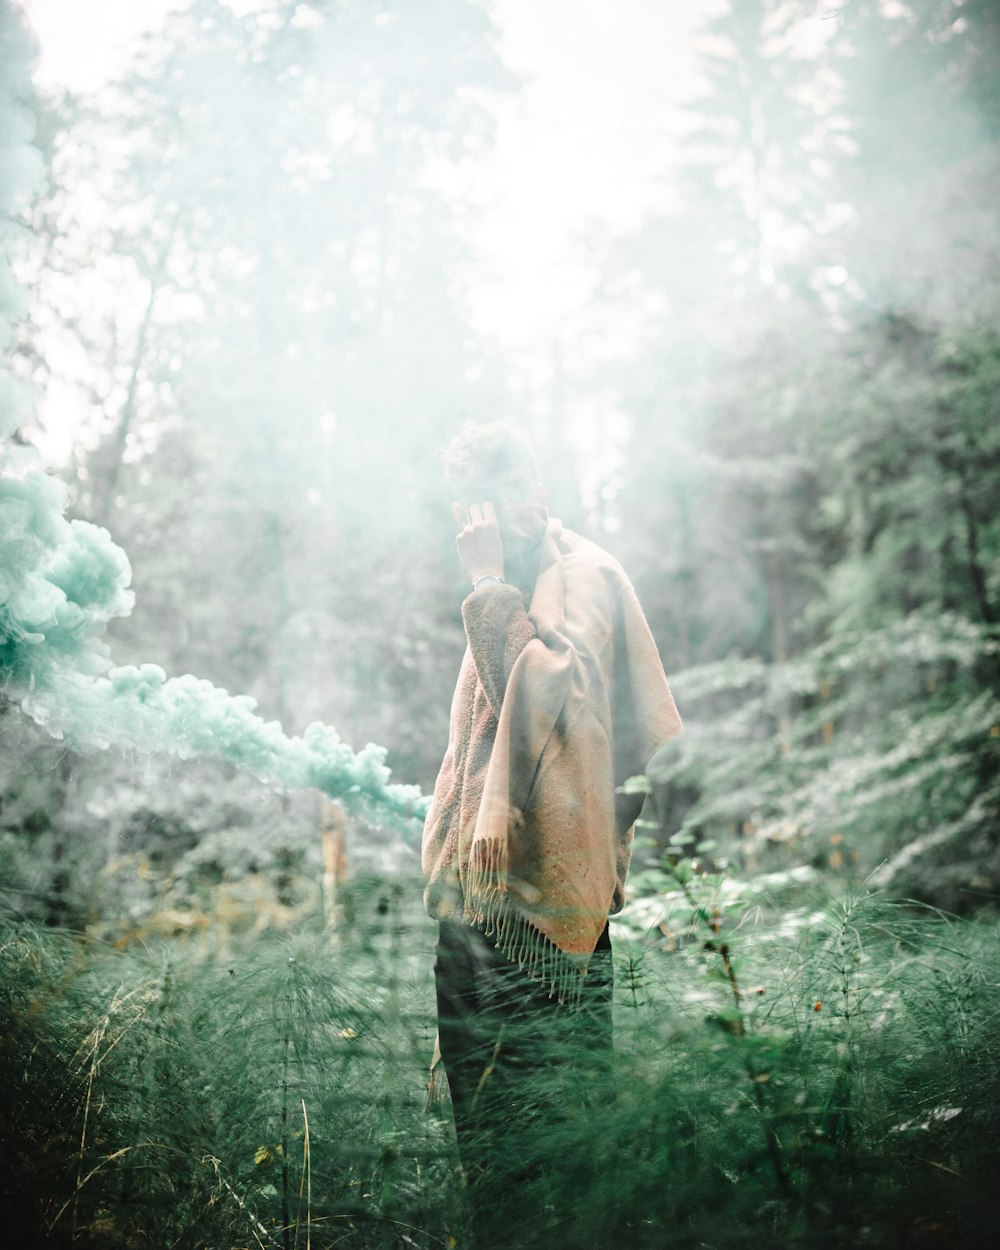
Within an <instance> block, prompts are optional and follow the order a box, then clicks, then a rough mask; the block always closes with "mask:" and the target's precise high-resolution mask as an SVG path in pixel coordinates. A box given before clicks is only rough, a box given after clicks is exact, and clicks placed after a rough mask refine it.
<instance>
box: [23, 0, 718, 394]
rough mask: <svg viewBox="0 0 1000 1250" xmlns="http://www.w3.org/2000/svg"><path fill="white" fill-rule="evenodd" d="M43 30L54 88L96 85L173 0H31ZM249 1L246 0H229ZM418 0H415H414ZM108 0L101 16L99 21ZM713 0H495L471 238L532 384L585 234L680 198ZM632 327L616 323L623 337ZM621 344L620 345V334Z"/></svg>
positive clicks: (586, 271)
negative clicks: (680, 152) (689, 105)
mask: <svg viewBox="0 0 1000 1250" xmlns="http://www.w3.org/2000/svg"><path fill="white" fill-rule="evenodd" d="M22 2H23V3H24V6H25V8H26V9H27V11H28V13H29V16H30V18H31V20H32V22H33V24H34V25H35V28H36V30H37V32H38V35H39V39H40V43H41V58H40V61H39V65H38V69H37V73H36V79H37V81H38V82H39V84H40V85H41V86H43V87H45V86H50V85H62V86H66V87H69V88H72V89H76V90H80V91H84V92H86V91H89V90H93V89H95V88H97V87H99V86H100V85H101V84H102V83H103V82H104V81H106V80H107V78H108V77H109V76H110V75H112V74H113V73H114V72H115V71H116V69H118V68H119V67H120V66H121V65H122V64H123V62H124V60H125V59H126V56H127V49H128V45H129V43H130V41H131V40H133V39H135V38H136V37H137V36H139V35H141V34H142V33H143V32H145V31H147V30H149V29H151V28H154V27H155V26H156V25H157V24H158V23H159V21H161V20H162V18H163V16H164V14H165V13H166V12H167V11H168V10H169V9H170V8H171V7H172V0H90V2H89V3H86V2H81V0H22ZM233 2H240V3H242V2H243V0H233ZM412 2H413V3H418V2H419V0H412ZM98 3H99V8H100V14H101V22H100V23H95V22H94V13H95V7H96V6H97V5H98ZM717 5H718V0H687V2H685V3H678V2H673V3H671V2H669V0H491V7H492V9H493V12H494V14H495V18H496V21H497V25H498V27H499V30H500V33H501V40H500V51H501V54H502V56H503V58H504V60H505V62H506V64H507V66H508V68H509V69H510V70H512V71H513V72H514V73H515V74H516V75H517V76H518V77H520V78H521V79H522V80H523V88H522V90H520V91H518V92H515V93H511V95H510V96H509V97H506V98H504V99H502V100H501V101H500V102H499V106H498V107H499V117H498V131H497V146H496V148H495V150H494V151H493V152H491V154H490V156H489V158H488V165H487V167H485V168H484V169H483V170H482V173H481V180H482V187H483V188H484V196H485V199H484V211H483V212H482V213H481V214H480V215H479V216H478V219H477V220H478V224H477V231H476V234H475V236H474V238H473V240H472V242H473V245H474V247H475V249H476V252H477V254H478V257H479V265H478V268H477V274H478V276H476V277H474V279H473V286H472V289H471V291H470V293H469V294H470V302H471V311H472V315H473V317H474V320H475V321H476V323H477V325H478V328H479V329H480V330H481V331H483V332H485V333H487V334H488V335H490V336H495V337H496V338H497V339H498V340H499V341H500V343H501V345H502V346H503V348H504V350H505V353H506V354H507V356H508V359H509V361H510V364H511V368H512V370H513V371H514V372H517V373H520V374H521V375H522V385H523V388H524V390H525V392H526V393H530V392H531V391H532V390H533V389H536V388H537V389H538V390H539V391H541V390H543V389H547V387H548V386H549V385H550V381H549V374H550V371H551V368H552V361H553V357H554V354H555V353H556V351H557V350H558V351H560V352H566V351H568V353H569V355H570V359H568V360H566V361H565V363H566V364H567V365H568V367H569V368H570V369H572V365H573V360H572V353H573V351H574V350H576V347H575V345H574V344H573V342H572V338H570V342H569V343H568V344H566V343H565V342H563V340H564V339H565V338H566V335H565V331H564V329H563V327H564V326H565V325H566V324H567V322H568V320H570V319H571V318H572V317H573V316H574V314H578V313H579V312H580V311H581V310H583V309H585V308H586V306H587V304H588V300H589V297H590V292H591V283H592V281H593V278H594V274H593V273H592V271H591V268H590V265H589V263H588V256H587V249H586V245H585V243H584V242H583V235H584V233H585V232H586V231H588V230H590V229H592V228H594V227H598V228H599V229H600V230H602V231H604V232H606V231H607V230H608V229H609V228H610V229H612V230H620V231H622V232H623V233H624V232H625V231H627V230H628V229H629V228H630V227H632V226H634V225H635V224H636V223H637V222H638V221H639V220H640V219H641V217H642V215H643V213H644V212H645V211H647V210H648V208H649V207H650V205H651V204H653V203H655V202H659V203H666V202H669V197H670V188H669V185H668V178H669V174H668V170H669V160H670V154H671V151H672V147H673V142H674V137H675V135H676V131H677V125H678V107H677V106H678V103H679V102H680V101H681V100H682V99H684V98H685V97H690V95H691V94H692V91H693V90H694V89H695V88H696V85H697V83H696V78H695V70H694V64H695V61H694V56H693V52H692V47H691V41H692V31H693V30H694V29H695V28H696V27H697V26H698V25H700V23H701V22H702V21H703V20H704V18H705V16H706V14H707V13H708V12H711V11H714V9H715V8H716V7H717ZM629 333H630V332H629V330H628V329H627V328H624V329H619V331H618V334H619V337H620V338H621V340H622V341H621V343H620V347H621V350H623V351H627V350H628V335H629ZM611 350H615V344H611Z"/></svg>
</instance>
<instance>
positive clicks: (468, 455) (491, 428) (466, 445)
mask: <svg viewBox="0 0 1000 1250" xmlns="http://www.w3.org/2000/svg"><path fill="white" fill-rule="evenodd" d="M441 459H442V462H443V466H444V476H445V479H446V481H447V482H448V485H449V486H450V487H451V488H452V490H458V489H459V488H461V487H462V486H464V485H465V484H466V483H468V482H473V481H477V480H483V479H490V478H499V477H503V476H505V475H507V474H511V473H522V472H526V473H528V474H530V475H531V480H532V481H537V480H538V466H537V464H536V463H535V453H534V450H533V449H532V446H531V441H530V440H529V438H528V436H527V434H525V433H524V431H523V430H521V429H519V428H518V427H517V426H516V425H508V424H507V423H506V422H504V421H490V422H487V424H485V425H474V426H469V427H468V428H467V429H464V430H463V431H462V432H461V434H459V435H457V436H456V437H455V438H454V439H453V440H452V442H451V444H450V445H449V446H448V447H446V448H445V450H444V451H443V452H441Z"/></svg>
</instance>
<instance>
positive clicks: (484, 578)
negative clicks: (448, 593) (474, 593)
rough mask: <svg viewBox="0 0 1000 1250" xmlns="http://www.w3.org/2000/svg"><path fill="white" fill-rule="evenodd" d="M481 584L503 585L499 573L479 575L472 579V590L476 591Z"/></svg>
mask: <svg viewBox="0 0 1000 1250" xmlns="http://www.w3.org/2000/svg"><path fill="white" fill-rule="evenodd" d="M481 582H495V583H496V584H497V585H498V586H503V585H504V580H503V578H502V577H501V576H500V574H499V573H480V574H479V576H478V577H474V578H473V579H472V589H473V590H476V589H478V587H479V584H480V583H481Z"/></svg>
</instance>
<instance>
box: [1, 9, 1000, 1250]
mask: <svg viewBox="0 0 1000 1250" xmlns="http://www.w3.org/2000/svg"><path fill="white" fill-rule="evenodd" d="M678 7H680V6H678ZM684 8H685V10H689V11H688V12H687V16H686V17H685V18H684V23H686V24H682V21H681V18H680V17H679V16H677V17H676V18H675V17H674V16H673V15H672V10H673V6H660V5H658V4H657V3H656V2H655V0H629V2H628V3H625V4H622V5H620V6H613V5H610V4H608V5H604V4H593V5H573V4H569V3H567V2H564V0H558V2H556V0H545V3H539V4H538V5H519V4H518V3H517V0H309V2H308V3H299V2H298V0H183V2H181V3H178V4H177V6H176V8H175V9H173V10H171V11H169V12H165V13H164V16H163V19H162V22H161V23H159V24H157V25H151V26H150V28H149V29H148V30H146V31H145V32H144V33H143V34H142V35H141V37H140V38H137V39H136V40H135V41H134V43H133V44H132V45H130V48H129V53H128V56H127V58H124V59H123V60H122V61H121V63H120V64H119V65H117V66H116V67H115V70H114V72H113V73H112V74H111V75H110V76H109V77H108V78H107V80H106V81H102V82H101V83H100V84H98V85H96V86H93V87H88V88H83V87H77V86H65V85H59V84H53V83H52V82H51V81H50V80H47V79H45V77H44V76H43V75H40V73H39V65H40V63H41V61H40V58H41V56H42V53H43V52H44V42H45V40H44V38H41V37H40V35H39V34H38V33H37V32H36V30H35V29H34V26H33V21H32V4H31V3H30V2H29V0H24V3H21V2H19V0H0V239H2V254H0V340H2V349H3V353H4V361H3V368H2V371H0V864H2V872H0V961H2V974H0V1013H2V1015H0V1018H2V1028H0V1204H2V1223H3V1227H4V1228H5V1229H6V1230H8V1238H9V1244H12V1245H17V1246H19V1247H28V1248H30V1247H33V1246H36V1245H37V1246H53V1247H69V1246H92V1247H97V1248H100V1250H105V1248H106V1250H116V1248H119V1247H148V1248H149V1250H167V1248H168V1247H179V1248H191V1250H196V1248H197V1250H243V1248H245V1247H258V1248H260V1250H271V1248H275V1250H293V1248H294V1250H299V1248H300V1247H305V1248H309V1250H311V1248H315V1250H333V1248H334V1247H338V1248H339V1247H344V1248H345V1250H376V1248H378V1250H397V1248H398V1250H402V1248H403V1247H418V1248H419V1250H437V1248H439V1247H441V1248H447V1247H451V1248H456V1247H457V1248H458V1250H463V1248H465V1247H468V1248H470V1250H471V1247H473V1245H474V1244H478V1245H479V1250H489V1248H488V1247H483V1246H482V1244H481V1243H474V1241H473V1234H472V1231H471V1229H472V1224H473V1222H474V1221H473V1219H472V1213H470V1203H472V1202H474V1201H475V1198H474V1195H473V1194H472V1193H471V1192H470V1190H469V1188H467V1187H466V1186H465V1185H464V1183H463V1178H462V1173H461V1169H460V1166H459V1159H458V1155H457V1152H456V1145H455V1136H454V1128H453V1125H452V1118H451V1116H452V1113H451V1108H450V1106H449V1101H448V1098H447V1096H446V1095H445V1096H441V1095H440V1091H436V1090H435V1088H434V1085H433V1082H431V1084H430V1085H429V1083H428V1070H429V1065H430V1063H431V1056H432V1052H433V1050H434V1043H435V1031H436V1027H437V1026H436V1018H435V1003H434V984H433V976H432V965H433V962H434V947H435V941H436V924H435V922H434V921H433V920H431V919H430V918H429V917H428V916H427V914H426V912H425V908H424V903H423V897H422V894H423V880H422V876H421V868H420V842H421V827H422V819H423V816H424V814H425V812H426V810H427V803H428V797H427V796H428V795H429V794H430V793H431V791H432V789H433V786H434V781H435V776H436V774H437V771H438V768H439V766H440V763H441V759H442V755H443V753H444V750H445V747H446V744H447V742H448V734H449V709H450V706H451V699H452V693H453V690H454V687H455V680H456V676H457V674H458V670H459V665H460V663H461V660H462V656H463V652H464V649H465V635H464V632H463V624H462V615H461V604H462V600H463V598H464V596H465V595H466V593H467V589H468V588H467V584H466V581H465V579H464V575H463V572H462V569H461V567H460V564H459V562H458V560H457V559H456V550H455V533H454V522H453V517H452V512H451V498H450V495H449V493H448V488H447V486H446V484H445V482H444V480H443V478H442V472H441V465H440V453H441V450H442V449H443V448H444V447H445V446H446V445H447V444H448V443H449V442H450V440H451V439H452V438H453V437H454V436H455V435H456V434H458V433H459V431H460V430H462V429H463V428H466V427H467V426H469V425H470V424H476V423H482V422H488V421H509V422H513V423H515V424H517V425H518V426H520V427H522V428H523V429H524V430H525V431H526V432H528V433H529V434H530V436H531V438H532V440H533V442H534V444H535V447H536V451H537V455H538V461H539V467H540V472H541V474H542V477H543V479H544V481H545V483H546V485H547V487H548V495H549V501H550V510H551V512H552V514H553V515H555V516H558V517H560V518H561V519H562V520H563V521H564V523H565V524H566V525H567V526H568V527H570V528H571V529H572V530H574V531H576V532H577V533H579V534H582V535H584V536H586V537H589V538H590V539H592V540H593V541H595V542H597V543H598V544H599V545H600V546H601V547H603V548H604V549H605V550H607V551H608V552H610V553H611V554H612V555H613V556H614V557H616V559H618V560H619V561H620V562H621V564H622V566H623V567H624V569H625V570H626V571H627V573H628V575H629V577H630V579H631V581H632V583H633V584H634V586H635V589H636V592H637V595H638V598H639V601H640V602H641V604H642V606H643V609H644V611H645V614H646V617H647V619H648V622H649V626H650V629H651V631H652V633H653V636H654V638H655V640H656V643H657V647H658V650H659V652H660V655H661V657H662V660H663V664H664V667H665V670H666V672H667V674H668V677H669V681H670V685H671V689H672V691H673V693H674V696H675V698H676V702H677V706H678V708H679V710H680V713H681V716H682V717H683V720H684V726H685V732H684V733H683V735H682V736H681V737H680V738H678V739H677V740H676V742H675V743H674V744H672V746H671V748H670V751H669V753H668V754H667V755H666V756H665V757H664V760H663V763H662V764H661V765H660V766H659V767H658V769H657V770H656V771H655V773H653V772H652V771H651V772H650V774H649V775H645V774H639V775H636V776H634V777H632V778H630V779H629V780H628V782H626V788H627V789H628V790H629V791H630V792H632V793H634V794H639V795H641V796H644V805H643V810H642V816H641V819H640V820H639V822H638V825H637V834H636V841H635V849H634V853H633V858H632V865H631V871H630V875H629V878H628V897H627V900H626V905H625V907H624V909H623V910H622V911H621V912H620V913H618V914H617V915H615V916H613V917H612V918H611V937H612V942H613V946H614V960H615V1005H614V1014H615V1038H616V1040H615V1057H614V1064H613V1070H612V1071H610V1072H609V1073H608V1075H607V1082H608V1087H607V1089H606V1090H605V1091H604V1092H603V1096H602V1099H601V1101H600V1104H599V1106H598V1107H597V1108H591V1109H590V1111H589V1112H588V1113H587V1114H582V1113H581V1114H571V1113H569V1112H568V1113H567V1115H566V1116H565V1118H564V1119H560V1121H559V1122H558V1123H556V1124H554V1125H553V1126H552V1132H551V1134H549V1138H548V1140H547V1142H546V1145H545V1150H546V1152H547V1155H548V1154H551V1155H554V1156H557V1157H558V1158H559V1159H560V1161H561V1162H560V1168H559V1171H558V1174H557V1175H556V1176H555V1178H554V1179H553V1178H552V1177H551V1176H550V1175H549V1173H548V1170H547V1168H546V1166H545V1160H544V1159H541V1158H535V1157H533V1156H532V1155H531V1153H530V1150H528V1149H527V1147H526V1146H525V1144H524V1141H523V1140H521V1139H520V1138H519V1136H518V1134H517V1131H516V1126H512V1130H511V1138H510V1143H509V1152H508V1153H509V1155H510V1159H509V1160H506V1161H504V1160H501V1161H498V1165H497V1166H498V1168H502V1167H503V1166H507V1165H508V1164H509V1166H510V1167H511V1168H512V1169H514V1164H515V1161H516V1164H517V1169H516V1171H517V1175H518V1177H521V1178H523V1176H524V1175H527V1176H528V1177H529V1179H528V1180H527V1181H524V1180H523V1179H520V1180H518V1182H517V1183H518V1184H523V1185H525V1187H526V1190H532V1188H533V1187H534V1188H537V1189H538V1190H539V1193H542V1191H543V1190H544V1203H543V1206H544V1209H545V1210H546V1211H548V1212H549V1213H550V1218H549V1219H548V1221H547V1222H545V1223H536V1222H526V1223H525V1225H524V1226H522V1227H517V1228H511V1229H510V1230H509V1233H508V1235H507V1237H506V1238H505V1240H504V1245H505V1247H506V1246H509V1247H512V1248H514V1247H522V1246H523V1247H542V1246H545V1247H547V1248H550V1250H602V1248H604V1247H610V1246H615V1247H623V1248H628V1250H631V1248H633V1247H634V1248H636V1250H660V1248H663V1247H678V1248H685V1250H686V1248H688V1247H690V1248H691V1250H695V1248H696V1247H708V1248H710V1250H731V1248H732V1247H741V1246H747V1247H750V1246H752V1247H767V1246H774V1247H778V1246H781V1247H785V1246H791V1247H803V1248H805V1247H813V1246H817V1247H818V1246H823V1247H843V1248H845V1250H846V1248H847V1247H893V1248H895V1247H899V1248H900V1250H911V1248H919V1250H922V1248H924V1247H942V1248H943V1247H962V1248H963V1250H968V1248H976V1247H980V1246H983V1247H985V1246H992V1245H993V1244H995V1239H996V1237H997V1235H998V1233H1000V1209H998V1201H997V1197H996V1176H997V1172H998V1166H1000V1145H998V1142H1000V1041H998V1038H1000V997H998V992H997V990H998V984H1000V914H998V910H997V903H998V900H1000V829H998V815H1000V514H998V508H997V499H998V498H1000V472H998V470H1000V229H998V227H1000V7H998V6H997V5H996V4H995V3H993V2H992V0H846V2H845V3H843V4H842V5H840V6H839V7H837V6H835V5H830V6H823V5H819V6H814V5H811V4H800V3H795V2H793V0H699V3H697V4H693V5H690V6H684ZM529 10H530V15H529ZM529 16H530V20H529ZM94 21H95V25H96V23H97V21H98V19H97V18H96V17H95V19H94ZM532 21H533V22H534V23H535V24H534V26H532ZM675 21H676V23H677V25H676V26H675V25H674V24H673V23H674V22H675ZM518 22H520V23H522V25H521V26H518V25H517V23H518ZM525 23H527V25H525ZM526 30H529V31H533V32H534V35H533V37H537V39H538V41H539V42H538V48H539V49H540V51H538V52H537V55H536V59H535V61H534V63H533V64H531V65H527V64H526V63H522V62H523V60H524V58H523V56H522V59H521V60H519V58H518V56H517V55H516V54H515V52H516V47H517V41H516V35H517V32H518V31H520V32H521V36H522V37H524V38H526V37H527V36H526V35H525V34H524V32H525V31H526ZM546 38H548V39H549V42H545V39H546ZM681 40H683V51H684V55H685V57H687V58H688V59H687V60H685V61H684V62H683V64H684V65H685V66H686V67H687V68H686V69H685V70H684V73H683V74H682V73H681V72H680V70H678V69H677V66H678V65H679V64H680V61H679V60H678V59H677V58H678V56H679V55H680V53H679V52H678V47H676V46H673V44H674V43H675V42H676V41H681ZM678 46H679V45H678ZM512 49H515V51H512ZM79 56H80V58H81V59H85V58H86V56H87V51H86V48H84V47H83V46H81V48H80V50H79ZM557 69H558V70H559V72H560V73H561V74H562V77H560V76H559V75H558V74H557V73H556V71H557ZM548 73H551V74H552V75H553V76H552V78H551V79H548V78H546V77H545V75H546V74H548ZM675 75H676V81H675V80H674V76H675ZM546 83H549V84H550V86H549V88H548V90H549V95H546V94H545V90H546V88H545V84H546ZM532 102H533V103H532ZM546 110H548V112H546ZM518 118H521V119H522V120H523V119H524V118H527V121H526V122H525V123H524V125H525V130H524V132H523V136H522V138H521V140H520V142H521V143H522V145H526V144H528V143H536V144H537V145H539V146H537V148H534V149H532V150H533V151H535V152H536V153H537V152H546V151H551V152H559V151H565V153H566V156H565V160H566V164H565V166H562V165H559V164H558V162H557V163H556V167H554V168H551V169H546V168H544V167H543V166H544V164H545V162H543V161H538V160H536V161H535V163H534V165H530V166H528V168H530V169H531V170H532V177H533V178H534V179H535V181H532V180H530V179H528V180H526V181H525V182H524V185H523V186H521V185H519V186H518V187H517V188H512V178H513V175H511V174H509V173H508V175H507V179H508V181H507V183H505V174H504V171H505V170H508V171H509V170H510V169H511V168H514V166H513V165H512V164H511V160H512V159H513V158H511V156H510V152H511V134H512V133H513V134H514V135H515V136H516V135H518V134H520V133H521V132H519V131H517V130H516V125H517V124H520V123H518V122H517V119H518ZM560 118H562V119H563V121H562V122H560V121H559V119H560ZM553 119H555V120H553ZM566 119H569V120H568V121H567V120H566ZM574 119H575V120H574ZM639 119H642V124H641V125H640V120H639ZM559 125H565V131H562V130H560V129H559ZM546 126H549V127H550V131H546V129H545V127H546ZM546 134H548V135H549V139H550V140H551V141H552V143H551V146H550V148H545V147H544V146H542V144H543V140H544V139H545V136H546ZM524 136H527V137H526V138H525V137H524ZM557 145H558V146H557ZM505 153H506V158H504V154H505ZM574 154H575V155H574ZM571 157H572V158H573V159H571ZM502 158H504V159H506V160H507V163H506V164H505V163H504V159H502ZM640 158H641V159H640ZM560 159H562V158H561V157H560ZM574 160H576V161H577V162H578V163H573V161H574ZM640 165H641V170H642V171H644V172H642V178H643V179H644V181H642V182H641V184H640V182H639V176H640V175H639V166H640ZM581 170H582V171H583V172H582V173H581V172H580V171H581ZM633 176H634V177H635V179H636V181H635V182H634V183H633V184H631V190H630V188H629V185H627V178H628V177H633ZM616 178H618V179H625V180H626V181H625V182H622V183H621V186H620V189H619V190H618V191H616V187H615V179H616ZM561 184H565V185H564V186H563V187H562V191H563V194H564V202H563V201H560V199H559V193H560V185H561ZM640 185H641V193H640V190H637V188H640ZM581 188H582V189H583V190H581ZM586 188H591V193H592V196H593V198H592V199H590V200H588V199H587V194H588V193H587V192H586ZM514 191H516V192H517V195H519V196H520V199H519V200H516V201H515V199H512V198H507V199H505V198H504V197H505V196H508V197H510V196H512V195H513V194H514ZM630 196H631V199H630V198H629V197H630ZM574 197H575V198H574ZM571 201H572V204H571V209H570V208H569V207H566V205H569V204H570V203H571ZM515 202H516V203H517V204H520V205H521V206H522V208H524V210H525V211H526V212H527V214H528V222H529V224H528V225H526V224H525V222H524V221H523V220H521V221H516V220H514V212H513V209H511V208H510V205H511V204H514V203H515ZM561 203H562V204H563V207H562V208H560V204H561ZM505 206H506V207H505ZM571 210H572V212H571ZM560 212H561V213H562V216H560ZM518 230H520V231H521V233H520V234H518ZM535 257H537V258H538V260H537V264H536V263H535V260H534V259H533V258H535ZM535 269H537V274H536V273H534V270H535ZM528 271H531V272H532V275H533V280H534V281H535V282H536V283H537V285H536V286H530V287H529V286H525V285H524V284H523V283H522V285H521V286H520V287H518V286H517V285H516V283H515V282H514V280H513V278H514V276H515V275H516V274H522V275H523V274H524V273H526V272H528ZM505 281H506V282H507V283H508V285H507V286H504V282H505ZM504 291H507V292H508V293H510V292H514V293H515V295H519V296H520V298H519V299H513V298H512V299H510V300H508V303H509V304H510V307H508V308H506V311H505V310H504V304H503V299H502V293H503V292H504ZM526 292H527V293H528V294H527V297H525V293H526ZM553 1079H557V1078H555V1077H554V1078H553ZM561 1079H565V1076H563V1077H562V1078H561ZM532 1140H533V1139H532ZM512 1174H513V1172H512ZM531 1177H534V1179H531ZM512 1183H513V1182H512ZM546 1187H547V1188H546Z"/></svg>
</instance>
